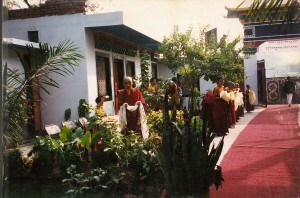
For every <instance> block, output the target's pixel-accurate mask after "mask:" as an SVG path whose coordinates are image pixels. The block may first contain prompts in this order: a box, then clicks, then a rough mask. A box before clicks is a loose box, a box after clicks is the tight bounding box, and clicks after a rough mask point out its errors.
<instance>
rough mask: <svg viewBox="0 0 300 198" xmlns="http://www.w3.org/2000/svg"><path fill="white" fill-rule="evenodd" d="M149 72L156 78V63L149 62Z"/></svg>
mask: <svg viewBox="0 0 300 198" xmlns="http://www.w3.org/2000/svg"><path fill="white" fill-rule="evenodd" d="M151 74H152V77H153V78H156V79H157V76H158V75H157V63H151Z"/></svg>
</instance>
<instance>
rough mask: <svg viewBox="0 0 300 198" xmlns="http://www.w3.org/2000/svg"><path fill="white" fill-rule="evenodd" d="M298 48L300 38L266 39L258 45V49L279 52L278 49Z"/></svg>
mask: <svg viewBox="0 0 300 198" xmlns="http://www.w3.org/2000/svg"><path fill="white" fill-rule="evenodd" d="M299 49H300V40H299V39H294V40H279V41H268V42H265V43H263V44H262V45H261V46H260V47H259V51H260V52H261V51H265V52H274V51H277V52H280V51H297V50H299Z"/></svg>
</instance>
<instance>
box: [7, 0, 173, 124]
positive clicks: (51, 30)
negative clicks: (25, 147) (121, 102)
mask: <svg viewBox="0 0 300 198" xmlns="http://www.w3.org/2000/svg"><path fill="white" fill-rule="evenodd" d="M71 1H74V2H75V3H76V2H81V3H82V2H85V1H84V0H83V1H78V0H71ZM57 3H58V1H56V0H48V1H47V2H46V4H44V5H42V6H41V7H40V8H33V9H35V10H33V11H32V12H30V9H27V11H26V10H16V11H11V13H10V12H9V15H8V20H6V21H4V22H3V37H4V38H6V40H8V41H10V45H8V47H7V48H6V49H7V50H5V53H4V55H3V56H4V60H3V62H4V63H5V62H7V63H8V65H9V66H10V67H19V66H20V63H19V62H18V60H17V56H16V55H15V54H14V52H13V50H12V48H10V47H9V46H11V45H14V46H16V45H19V46H22V45H24V43H23V44H18V43H22V42H25V41H28V40H31V41H35V42H41V43H48V44H49V45H52V46H55V45H57V44H58V43H59V42H61V41H64V40H70V41H74V43H75V44H76V45H77V46H78V47H79V49H80V51H79V53H80V54H81V55H83V56H84V57H85V58H84V59H83V60H82V61H81V63H80V67H78V68H76V69H75V72H74V75H71V76H68V77H62V76H56V77H55V78H56V79H57V80H58V82H59V83H60V88H59V89H57V88H51V89H50V90H51V93H52V96H49V95H48V94H46V93H43V92H41V93H40V94H41V98H43V99H44V100H45V102H41V103H40V110H41V126H42V127H43V126H45V125H47V124H60V123H61V122H62V121H63V120H64V112H65V110H66V109H67V108H70V109H71V112H72V113H71V120H75V119H78V113H77V108H78V105H79V100H80V99H85V100H86V102H87V103H89V104H92V105H96V103H95V98H96V97H97V96H98V94H106V95H108V96H110V100H109V101H107V102H105V104H104V105H105V107H106V110H107V112H108V114H109V115H115V113H116V108H115V107H116V105H117V104H116V94H115V93H116V90H117V89H121V88H123V85H122V80H123V78H124V76H140V73H141V69H140V57H139V53H140V52H141V51H143V50H147V51H148V53H149V55H150V57H151V60H149V61H151V70H152V75H153V76H154V77H159V76H165V77H166V76H167V77H168V75H170V76H172V74H171V73H170V72H169V70H168V69H166V68H164V67H162V66H161V67H160V66H158V64H157V62H156V61H155V60H156V59H155V58H154V54H155V50H156V49H157V47H158V44H159V42H158V41H156V40H154V39H152V38H150V37H148V36H147V35H145V34H143V33H141V32H140V31H138V30H135V29H133V28H131V27H129V26H127V25H126V23H125V21H126V19H125V18H124V15H123V12H121V11H119V12H111V13H102V14H91V15H85V14H83V13H77V12H82V10H79V11H78V10H77V11H76V10H75V11H74V12H73V11H72V10H71V11H70V9H71V8H70V9H68V8H65V9H62V10H59V9H57V8H58V7H59V6H58V5H57ZM47 6H48V7H47ZM51 6H52V7H51ZM53 6H55V7H53ZM51 8H52V9H53V13H54V15H53V16H45V15H52V14H53V13H45V12H43V9H44V11H45V10H46V9H47V10H48V11H49V9H50V10H51ZM55 8H56V9H55ZM72 8H73V9H76V6H74V4H72ZM37 9H41V10H40V11H39V13H37V11H36V10H37ZM77 9H78V8H77ZM24 12H25V14H24ZM41 12H42V16H40V15H39V14H40V13H41ZM49 12H50V11H49ZM58 12H59V13H58ZM66 12H69V13H71V14H68V13H66ZM55 13H56V14H55ZM24 16H25V18H22V17H24ZM37 16H40V17H37ZM10 18H12V19H10ZM18 18H19V19H18ZM32 38H33V39H32ZM166 73H168V74H166Z"/></svg>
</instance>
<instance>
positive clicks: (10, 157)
mask: <svg viewBox="0 0 300 198" xmlns="http://www.w3.org/2000/svg"><path fill="white" fill-rule="evenodd" d="M4 160H5V163H4V164H5V169H6V172H7V173H8V177H9V178H10V179H13V178H19V177H23V176H24V174H25V172H26V169H25V162H24V160H23V158H22V153H21V151H20V150H19V149H13V150H11V151H8V152H7V153H6V154H5V159H4Z"/></svg>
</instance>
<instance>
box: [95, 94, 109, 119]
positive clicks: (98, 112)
mask: <svg viewBox="0 0 300 198" xmlns="http://www.w3.org/2000/svg"><path fill="white" fill-rule="evenodd" d="M105 99H106V96H104V95H100V96H98V97H97V98H96V100H95V102H96V103H97V106H96V115H98V116H99V117H104V116H107V114H106V111H105V108H104V106H103V103H104V101H105Z"/></svg>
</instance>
